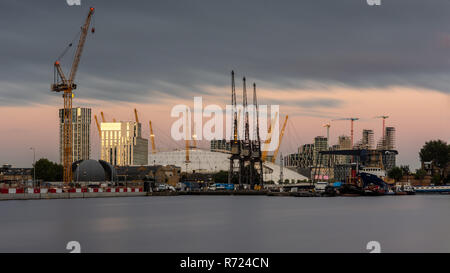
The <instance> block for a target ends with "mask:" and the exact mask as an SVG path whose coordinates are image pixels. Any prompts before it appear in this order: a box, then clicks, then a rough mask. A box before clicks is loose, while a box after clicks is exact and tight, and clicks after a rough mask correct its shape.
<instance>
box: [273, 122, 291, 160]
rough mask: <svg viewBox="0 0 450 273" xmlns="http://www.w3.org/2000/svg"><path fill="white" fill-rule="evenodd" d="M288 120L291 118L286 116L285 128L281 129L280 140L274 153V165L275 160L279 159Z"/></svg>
mask: <svg viewBox="0 0 450 273" xmlns="http://www.w3.org/2000/svg"><path fill="white" fill-rule="evenodd" d="M288 118H289V116H288V115H286V118H285V119H284V123H283V127H282V128H281V132H280V138H279V139H278V146H277V149H276V150H275V152H274V153H273V157H272V163H275V160H276V159H277V155H278V151H279V150H280V146H281V141H282V140H283V136H284V131H285V130H286V124H287V121H288Z"/></svg>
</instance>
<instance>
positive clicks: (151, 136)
mask: <svg viewBox="0 0 450 273" xmlns="http://www.w3.org/2000/svg"><path fill="white" fill-rule="evenodd" d="M148 124H149V125H150V139H151V141H152V154H156V145H155V134H153V127H152V121H151V120H150V121H149V122H148Z"/></svg>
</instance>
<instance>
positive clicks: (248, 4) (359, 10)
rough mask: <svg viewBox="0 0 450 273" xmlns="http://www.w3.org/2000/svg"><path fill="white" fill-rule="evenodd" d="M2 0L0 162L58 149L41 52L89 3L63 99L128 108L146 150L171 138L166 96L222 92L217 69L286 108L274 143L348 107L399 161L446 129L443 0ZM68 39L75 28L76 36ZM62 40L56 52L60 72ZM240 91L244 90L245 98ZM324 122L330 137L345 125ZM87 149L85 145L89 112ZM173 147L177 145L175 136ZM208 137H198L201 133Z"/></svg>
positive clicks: (225, 84)
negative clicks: (89, 20)
mask: <svg viewBox="0 0 450 273" xmlns="http://www.w3.org/2000/svg"><path fill="white" fill-rule="evenodd" d="M81 4H82V5H81V6H68V5H67V3H66V1H64V0H60V1H54V0H41V1H32V0H2V1H1V2H0V26H1V27H0V49H1V51H0V124H1V127H0V164H3V163H9V164H13V165H15V166H19V167H28V166H30V165H31V163H32V159H33V154H32V151H31V150H30V147H35V149H36V153H37V154H36V156H37V157H38V158H39V157H47V158H49V159H51V160H54V161H58V160H59V157H58V146H59V136H58V134H59V125H58V118H57V115H58V108H60V107H62V99H61V96H60V95H59V94H55V93H52V92H50V90H49V87H50V84H51V83H52V82H53V63H54V61H55V60H56V59H57V58H58V56H59V55H60V54H61V53H62V52H63V50H64V48H65V47H66V46H67V45H68V44H69V43H70V42H71V41H72V40H73V39H74V37H76V34H77V32H78V30H79V27H80V26H81V24H82V22H83V21H84V18H85V16H86V14H87V11H88V9H89V7H90V6H94V7H95V8H96V13H95V16H94V21H93V24H94V25H95V29H96V31H95V33H94V34H89V36H88V38H87V42H86V46H85V49H84V51H83V56H82V58H81V63H80V66H79V71H78V74H77V78H76V80H75V81H76V83H77V84H78V89H77V90H76V91H75V99H74V105H75V106H81V107H90V108H92V111H93V113H94V114H97V115H98V114H99V113H100V111H104V112H105V114H106V117H107V118H108V119H110V120H111V119H112V118H115V119H117V120H132V119H133V118H134V116H133V108H137V109H138V112H139V115H140V118H141V120H142V121H145V122H143V134H144V135H148V134H149V129H148V123H147V121H148V120H152V123H153V124H154V127H155V128H154V129H155V131H156V132H155V134H156V142H157V146H158V149H159V150H170V149H173V148H176V147H179V146H180V145H182V144H180V143H176V142H174V141H173V140H171V139H170V127H171V124H172V123H173V122H174V121H175V120H176V119H174V118H171V117H170V111H171V109H172V107H173V106H175V105H176V104H180V103H184V104H188V105H191V106H192V105H193V97H194V96H202V97H203V101H204V104H205V105H206V104H217V105H221V106H223V107H224V105H225V104H230V97H231V94H230V71H231V70H234V71H235V72H236V76H237V80H236V85H237V92H238V101H240V100H241V98H242V88H241V85H242V81H241V78H242V77H243V76H246V77H247V80H248V82H249V84H250V83H253V82H256V83H257V86H258V101H259V103H260V104H268V105H271V104H278V105H280V110H281V119H283V118H284V116H285V115H289V121H288V125H287V129H286V135H285V138H284V139H283V142H282V145H281V152H283V153H284V154H286V153H290V152H294V151H295V150H296V149H297V147H298V146H299V145H302V144H305V143H311V142H312V141H313V138H314V137H315V136H317V135H326V130H325V128H323V127H322V125H323V124H325V123H328V122H330V121H331V120H333V119H338V118H345V117H359V118H360V120H359V121H357V122H355V140H358V139H360V138H361V132H362V130H363V129H373V130H374V132H375V140H378V139H379V138H380V136H381V126H382V125H381V120H380V119H375V118H374V117H375V116H379V115H389V116H390V118H389V119H387V120H386V122H387V126H394V127H396V130H397V149H398V151H399V156H398V163H399V164H406V165H410V166H411V168H412V169H414V168H418V167H419V159H418V152H419V150H420V148H421V147H422V145H423V144H424V143H425V141H428V140H432V139H442V140H444V141H447V142H449V141H450V126H449V125H450V77H449V76H450V17H449V16H448V11H449V10H450V2H449V1H445V0H429V1H423V0H395V1H386V0H385V1H382V5H381V6H369V5H367V3H366V1H365V0H340V1H334V0H328V1H326V0H311V1H308V0H302V1H299V0H296V1H286V0H283V1H265V0H246V1H242V0H241V1H234V0H229V1H225V0H221V1H218V0H208V1H206V0H202V1H196V0H189V1H179V0H178V1H171V0H164V1H113V0H103V1H102V0H96V1H94V0H81ZM75 44H76V40H75ZM73 49H74V48H72V50H71V51H69V52H68V53H67V54H66V55H65V57H63V58H61V59H60V62H61V64H62V66H63V69H64V71H65V73H66V74H69V69H70V64H71V61H72V56H73ZM249 100H251V98H249ZM349 133H350V123H349V122H348V121H332V122H331V129H330V139H331V144H334V143H335V142H336V140H337V137H338V136H339V135H342V134H347V135H349ZM91 141H92V156H93V157H94V158H97V157H98V154H99V143H98V134H97V131H96V127H95V123H94V122H93V123H92V127H91ZM177 145H178V146H177ZM200 145H201V146H203V147H205V148H206V147H207V143H201V144H200Z"/></svg>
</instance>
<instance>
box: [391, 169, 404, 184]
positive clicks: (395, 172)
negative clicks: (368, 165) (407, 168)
mask: <svg viewBox="0 0 450 273" xmlns="http://www.w3.org/2000/svg"><path fill="white" fill-rule="evenodd" d="M388 176H389V177H390V178H392V179H394V180H395V181H396V182H397V181H399V180H400V179H402V177H403V170H402V168H399V167H394V168H392V169H391V170H390V171H389V172H388Z"/></svg>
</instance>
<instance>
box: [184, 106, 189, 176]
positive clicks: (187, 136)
mask: <svg viewBox="0 0 450 273" xmlns="http://www.w3.org/2000/svg"><path fill="white" fill-rule="evenodd" d="M188 114H189V113H188V110H187V109H186V128H184V129H185V130H186V140H185V142H186V173H187V164H188V163H189V162H191V161H190V160H189V149H190V147H189V135H190V134H191V126H189V120H188V118H189V117H188Z"/></svg>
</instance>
